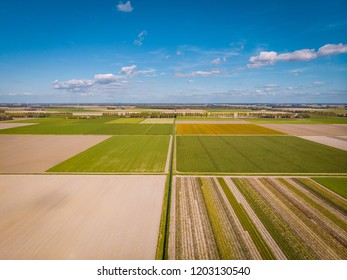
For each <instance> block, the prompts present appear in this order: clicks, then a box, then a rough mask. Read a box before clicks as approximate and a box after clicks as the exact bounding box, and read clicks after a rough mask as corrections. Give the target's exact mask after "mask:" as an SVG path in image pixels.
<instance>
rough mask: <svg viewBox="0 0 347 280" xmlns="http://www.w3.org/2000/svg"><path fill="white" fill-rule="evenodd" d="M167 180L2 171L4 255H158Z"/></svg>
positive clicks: (0, 242)
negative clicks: (5, 172) (160, 224)
mask: <svg viewBox="0 0 347 280" xmlns="http://www.w3.org/2000/svg"><path fill="white" fill-rule="evenodd" d="M165 179H166V177H165V176H150V175H148V176H136V175H133V176H108V175H99V176H98V175H75V176H74V175H1V176H0V213H1V219H0V259H43V260H46V259H154V258H155V253H156V246H157V239H158V232H159V223H160V215H161V210H162V202H163V197H164V186H165Z"/></svg>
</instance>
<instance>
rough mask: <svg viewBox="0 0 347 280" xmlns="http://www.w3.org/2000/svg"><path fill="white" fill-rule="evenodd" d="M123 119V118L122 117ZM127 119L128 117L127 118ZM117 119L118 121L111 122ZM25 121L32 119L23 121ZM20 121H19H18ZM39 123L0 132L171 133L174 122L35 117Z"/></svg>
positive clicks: (0, 132)
mask: <svg viewBox="0 0 347 280" xmlns="http://www.w3.org/2000/svg"><path fill="white" fill-rule="evenodd" d="M122 120H123V119H122ZM126 120H127V119H126ZM112 121H116V122H118V123H109V122H112ZM22 122H24V123H27V122H32V121H31V120H28V121H22ZM17 123H18V122H17ZM35 123H38V124H37V125H32V126H25V127H17V128H9V129H3V130H0V134H72V135H74V134H87V135H170V134H172V124H138V123H119V119H109V118H108V119H59V118H46V119H35Z"/></svg>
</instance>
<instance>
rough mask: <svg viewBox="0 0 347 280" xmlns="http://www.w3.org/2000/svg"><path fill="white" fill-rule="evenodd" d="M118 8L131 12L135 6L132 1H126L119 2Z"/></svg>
mask: <svg viewBox="0 0 347 280" xmlns="http://www.w3.org/2000/svg"><path fill="white" fill-rule="evenodd" d="M117 10H118V11H120V12H125V13H130V12H131V11H132V10H133V7H132V6H131V2H130V1H128V2H126V3H123V2H119V3H118V5H117Z"/></svg>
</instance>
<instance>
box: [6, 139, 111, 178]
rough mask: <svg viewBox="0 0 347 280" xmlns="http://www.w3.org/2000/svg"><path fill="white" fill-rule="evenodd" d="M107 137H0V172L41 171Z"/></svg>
mask: <svg viewBox="0 0 347 280" xmlns="http://www.w3.org/2000/svg"><path fill="white" fill-rule="evenodd" d="M109 137H110V136H105V135H100V136H99V135H98V136H94V135H93V136H90V135H83V136H82V135H73V136H72V135H0V155H1V157H0V172H4V173H14V172H44V171H46V170H47V169H49V168H50V167H53V166H55V165H57V164H59V163H60V162H62V161H64V160H66V159H68V158H70V157H72V156H74V155H76V154H78V153H80V152H82V151H84V150H86V149H88V148H89V147H91V146H94V145H96V144H98V143H100V142H101V141H104V140H105V139H107V138H109Z"/></svg>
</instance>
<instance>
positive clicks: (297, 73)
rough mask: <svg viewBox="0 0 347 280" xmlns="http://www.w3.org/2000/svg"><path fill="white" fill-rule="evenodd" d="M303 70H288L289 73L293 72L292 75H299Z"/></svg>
mask: <svg viewBox="0 0 347 280" xmlns="http://www.w3.org/2000/svg"><path fill="white" fill-rule="evenodd" d="M302 72H303V71H302V70H301V69H293V70H290V73H292V74H293V76H299V75H300V73H302Z"/></svg>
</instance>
